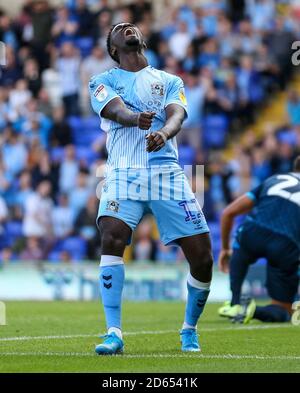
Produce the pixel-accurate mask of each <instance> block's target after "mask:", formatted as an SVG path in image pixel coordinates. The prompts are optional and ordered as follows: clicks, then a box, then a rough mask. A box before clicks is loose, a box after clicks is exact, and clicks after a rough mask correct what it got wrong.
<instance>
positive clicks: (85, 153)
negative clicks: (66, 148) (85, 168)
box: [76, 146, 97, 164]
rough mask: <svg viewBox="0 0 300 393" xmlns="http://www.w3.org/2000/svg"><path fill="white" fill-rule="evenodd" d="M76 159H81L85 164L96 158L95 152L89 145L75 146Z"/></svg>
mask: <svg viewBox="0 0 300 393" xmlns="http://www.w3.org/2000/svg"><path fill="white" fill-rule="evenodd" d="M76 159H77V160H80V161H81V160H83V161H85V162H86V163H87V164H91V163H92V162H94V161H95V160H96V159H97V154H96V153H95V152H94V151H93V150H92V149H91V148H90V147H89V146H87V147H85V146H77V147H76Z"/></svg>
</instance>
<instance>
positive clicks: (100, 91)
mask: <svg viewBox="0 0 300 393" xmlns="http://www.w3.org/2000/svg"><path fill="white" fill-rule="evenodd" d="M107 96H108V93H107V90H106V88H105V86H104V85H99V86H98V87H97V89H96V90H95V93H94V97H95V98H96V99H97V100H98V101H100V102H102V101H104V100H105V99H106V97H107Z"/></svg>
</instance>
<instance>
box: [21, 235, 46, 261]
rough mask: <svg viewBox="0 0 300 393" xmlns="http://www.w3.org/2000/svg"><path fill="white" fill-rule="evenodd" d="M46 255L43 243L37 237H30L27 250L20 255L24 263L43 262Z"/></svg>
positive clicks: (27, 241)
mask: <svg viewBox="0 0 300 393" xmlns="http://www.w3.org/2000/svg"><path fill="white" fill-rule="evenodd" d="M43 257H44V253H43V250H42V247H41V241H40V240H39V239H38V238H37V237H29V238H27V240H26V246H25V249H24V250H23V251H22V252H21V254H20V259H21V260H22V261H30V262H34V261H37V262H39V261H41V260H43Z"/></svg>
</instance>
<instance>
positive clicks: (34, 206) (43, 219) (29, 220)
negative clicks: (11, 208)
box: [23, 193, 53, 237]
mask: <svg viewBox="0 0 300 393" xmlns="http://www.w3.org/2000/svg"><path fill="white" fill-rule="evenodd" d="M52 206H53V202H52V200H51V199H50V198H42V197H41V196H40V195H39V194H37V193H33V194H32V195H31V196H30V197H28V199H27V200H26V204H25V214H24V221H23V233H24V235H25V236H37V237H44V236H47V235H48V234H49V231H50V229H51V228H52V224H51V216H52Z"/></svg>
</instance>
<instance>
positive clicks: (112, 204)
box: [106, 201, 120, 213]
mask: <svg viewBox="0 0 300 393" xmlns="http://www.w3.org/2000/svg"><path fill="white" fill-rule="evenodd" d="M119 206H120V204H119V203H118V202H116V201H107V204H106V210H111V211H112V212H115V213H118V211H119Z"/></svg>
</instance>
